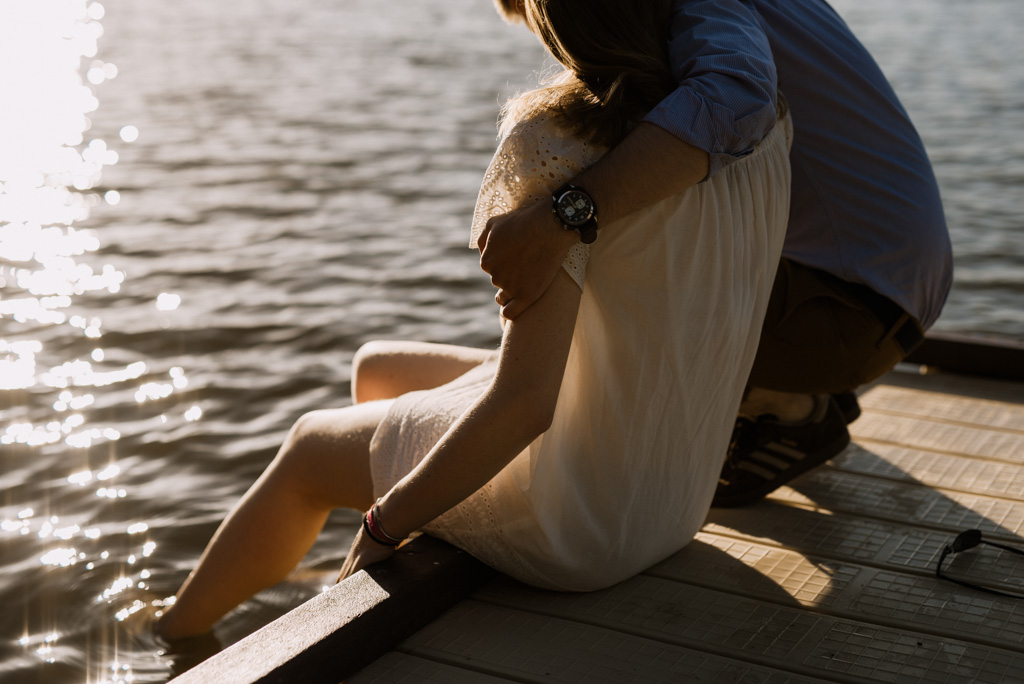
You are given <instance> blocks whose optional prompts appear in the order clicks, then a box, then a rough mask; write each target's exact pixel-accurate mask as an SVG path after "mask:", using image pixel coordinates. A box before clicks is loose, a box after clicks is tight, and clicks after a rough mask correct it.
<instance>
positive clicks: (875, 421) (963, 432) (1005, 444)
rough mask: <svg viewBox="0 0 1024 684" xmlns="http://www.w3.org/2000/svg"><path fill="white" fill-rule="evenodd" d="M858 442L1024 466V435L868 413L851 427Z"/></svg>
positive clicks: (1008, 431) (908, 417)
mask: <svg viewBox="0 0 1024 684" xmlns="http://www.w3.org/2000/svg"><path fill="white" fill-rule="evenodd" d="M850 434H851V436H852V437H853V438H854V439H855V440H871V441H877V442H888V443H890V444H899V445H901V446H906V447H913V448H916V449H927V450H929V451H934V452H939V453H946V454H959V455H962V456H976V457H981V458H988V459H994V460H1000V461H1005V462H1008V463H1022V464H1024V431H1016V430H1012V431H1011V430H1007V431H1003V430H993V429H989V428H984V427H972V426H967V425H959V424H951V423H945V422H941V421H936V420H930V419H922V418H913V417H910V416H904V417H900V418H899V420H894V419H893V418H892V417H891V416H886V415H883V414H879V413H872V412H865V413H864V414H863V415H862V416H861V417H860V419H859V420H857V421H856V422H854V423H853V424H852V425H850Z"/></svg>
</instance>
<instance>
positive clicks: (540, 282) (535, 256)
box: [477, 200, 579, 320]
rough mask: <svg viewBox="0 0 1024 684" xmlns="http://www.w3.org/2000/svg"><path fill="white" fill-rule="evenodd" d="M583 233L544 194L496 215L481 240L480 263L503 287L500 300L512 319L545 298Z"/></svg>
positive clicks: (495, 282) (500, 290)
mask: <svg viewBox="0 0 1024 684" xmlns="http://www.w3.org/2000/svg"><path fill="white" fill-rule="evenodd" d="M578 240H579V233H577V232H576V231H573V230H565V229H564V228H562V226H561V225H560V224H559V223H558V219H556V218H555V215H554V214H552V213H551V207H550V206H549V205H548V203H546V202H544V201H543V200H541V201H538V202H535V203H534V204H532V205H530V206H528V207H520V208H519V209H516V210H515V211H512V212H509V213H507V214H502V215H501V216H495V217H494V218H492V219H491V220H489V221H488V222H487V227H486V228H484V231H483V233H481V234H480V239H479V240H477V247H479V248H480V268H482V269H483V270H484V271H485V272H487V273H488V274H489V275H490V276H491V283H492V284H493V285H494V286H495V287H497V288H498V294H497V295H495V297H494V301H496V302H497V303H498V304H499V305H500V306H501V315H502V316H504V317H505V318H508V319H509V320H511V319H514V318H515V317H516V316H518V315H519V314H521V313H523V312H524V311H526V309H528V308H529V307H530V306H531V305H532V304H533V303H534V302H536V301H537V300H538V299H540V298H541V295H543V294H544V293H545V292H546V291H547V289H548V287H549V286H550V285H551V282H552V281H553V280H554V279H555V276H556V275H557V274H558V269H559V267H561V265H562V262H563V261H564V260H565V255H566V253H567V252H568V251H569V248H570V247H571V246H572V245H573V244H575V243H576V242H577V241H578Z"/></svg>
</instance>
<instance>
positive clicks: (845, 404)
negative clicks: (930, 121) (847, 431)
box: [832, 392, 860, 425]
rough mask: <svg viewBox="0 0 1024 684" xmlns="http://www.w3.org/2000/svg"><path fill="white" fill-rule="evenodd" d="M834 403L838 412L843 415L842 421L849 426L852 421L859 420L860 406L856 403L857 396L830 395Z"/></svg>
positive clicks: (852, 394) (848, 394)
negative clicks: (837, 407) (837, 406)
mask: <svg viewBox="0 0 1024 684" xmlns="http://www.w3.org/2000/svg"><path fill="white" fill-rule="evenodd" d="M832 398H833V399H835V401H836V403H837V404H838V405H839V410H840V411H842V413H843V420H845V421H846V424H847V425H849V424H850V423H852V422H853V421H855V420H857V419H858V418H860V404H859V403H857V395H856V394H854V393H853V392H838V393H836V394H833V395H832Z"/></svg>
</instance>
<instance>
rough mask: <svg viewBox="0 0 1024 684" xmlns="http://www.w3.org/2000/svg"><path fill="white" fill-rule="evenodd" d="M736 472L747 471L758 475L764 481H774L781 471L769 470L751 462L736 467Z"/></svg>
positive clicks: (744, 462)
mask: <svg viewBox="0 0 1024 684" xmlns="http://www.w3.org/2000/svg"><path fill="white" fill-rule="evenodd" d="M736 470H745V471H747V472H749V473H753V474H754V475H757V476H758V477H759V478H761V479H762V480H772V479H774V478H775V477H776V476H778V474H779V472H780V471H779V470H769V469H768V468H765V467H763V466H760V465H758V464H757V463H753V462H751V461H743V462H742V463H740V464H739V465H737V466H736Z"/></svg>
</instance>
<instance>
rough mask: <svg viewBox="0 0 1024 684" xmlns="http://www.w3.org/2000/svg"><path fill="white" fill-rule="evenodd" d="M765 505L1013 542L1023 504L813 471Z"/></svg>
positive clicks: (1021, 524) (1023, 522) (1023, 525)
mask: <svg viewBox="0 0 1024 684" xmlns="http://www.w3.org/2000/svg"><path fill="white" fill-rule="evenodd" d="M770 498H771V500H774V501H780V502H785V503H790V504H797V505H802V506H808V507H813V508H817V509H821V510H827V511H832V512H835V513H844V514H846V515H849V516H863V517H866V518H876V519H885V520H902V521H905V522H907V523H912V524H918V525H924V526H928V527H934V528H940V529H944V530H948V531H950V532H952V533H954V534H956V533H959V532H961V531H963V530H966V529H971V528H977V529H980V530H982V531H983V532H985V533H986V534H988V535H991V536H993V537H996V538H1001V539H1004V540H1006V541H1015V540H1018V539H1019V537H1021V532H1022V531H1024V501H1014V500H1009V499H997V498H994V497H987V496H982V495H978V494H970V493H964V492H956V491H950V490H938V489H935V488H932V487H926V486H924V485H920V484H916V483H909V482H897V481H892V480H886V479H882V478H877V477H869V476H866V475H858V474H856V473H849V472H843V471H840V470H836V469H833V468H828V469H826V468H818V469H817V470H813V471H811V472H809V473H807V474H806V475H803V476H801V477H799V478H797V479H796V480H793V481H792V482H791V483H790V486H789V487H783V488H781V489H778V490H776V491H775V492H773V493H772V494H771V497H770Z"/></svg>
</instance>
